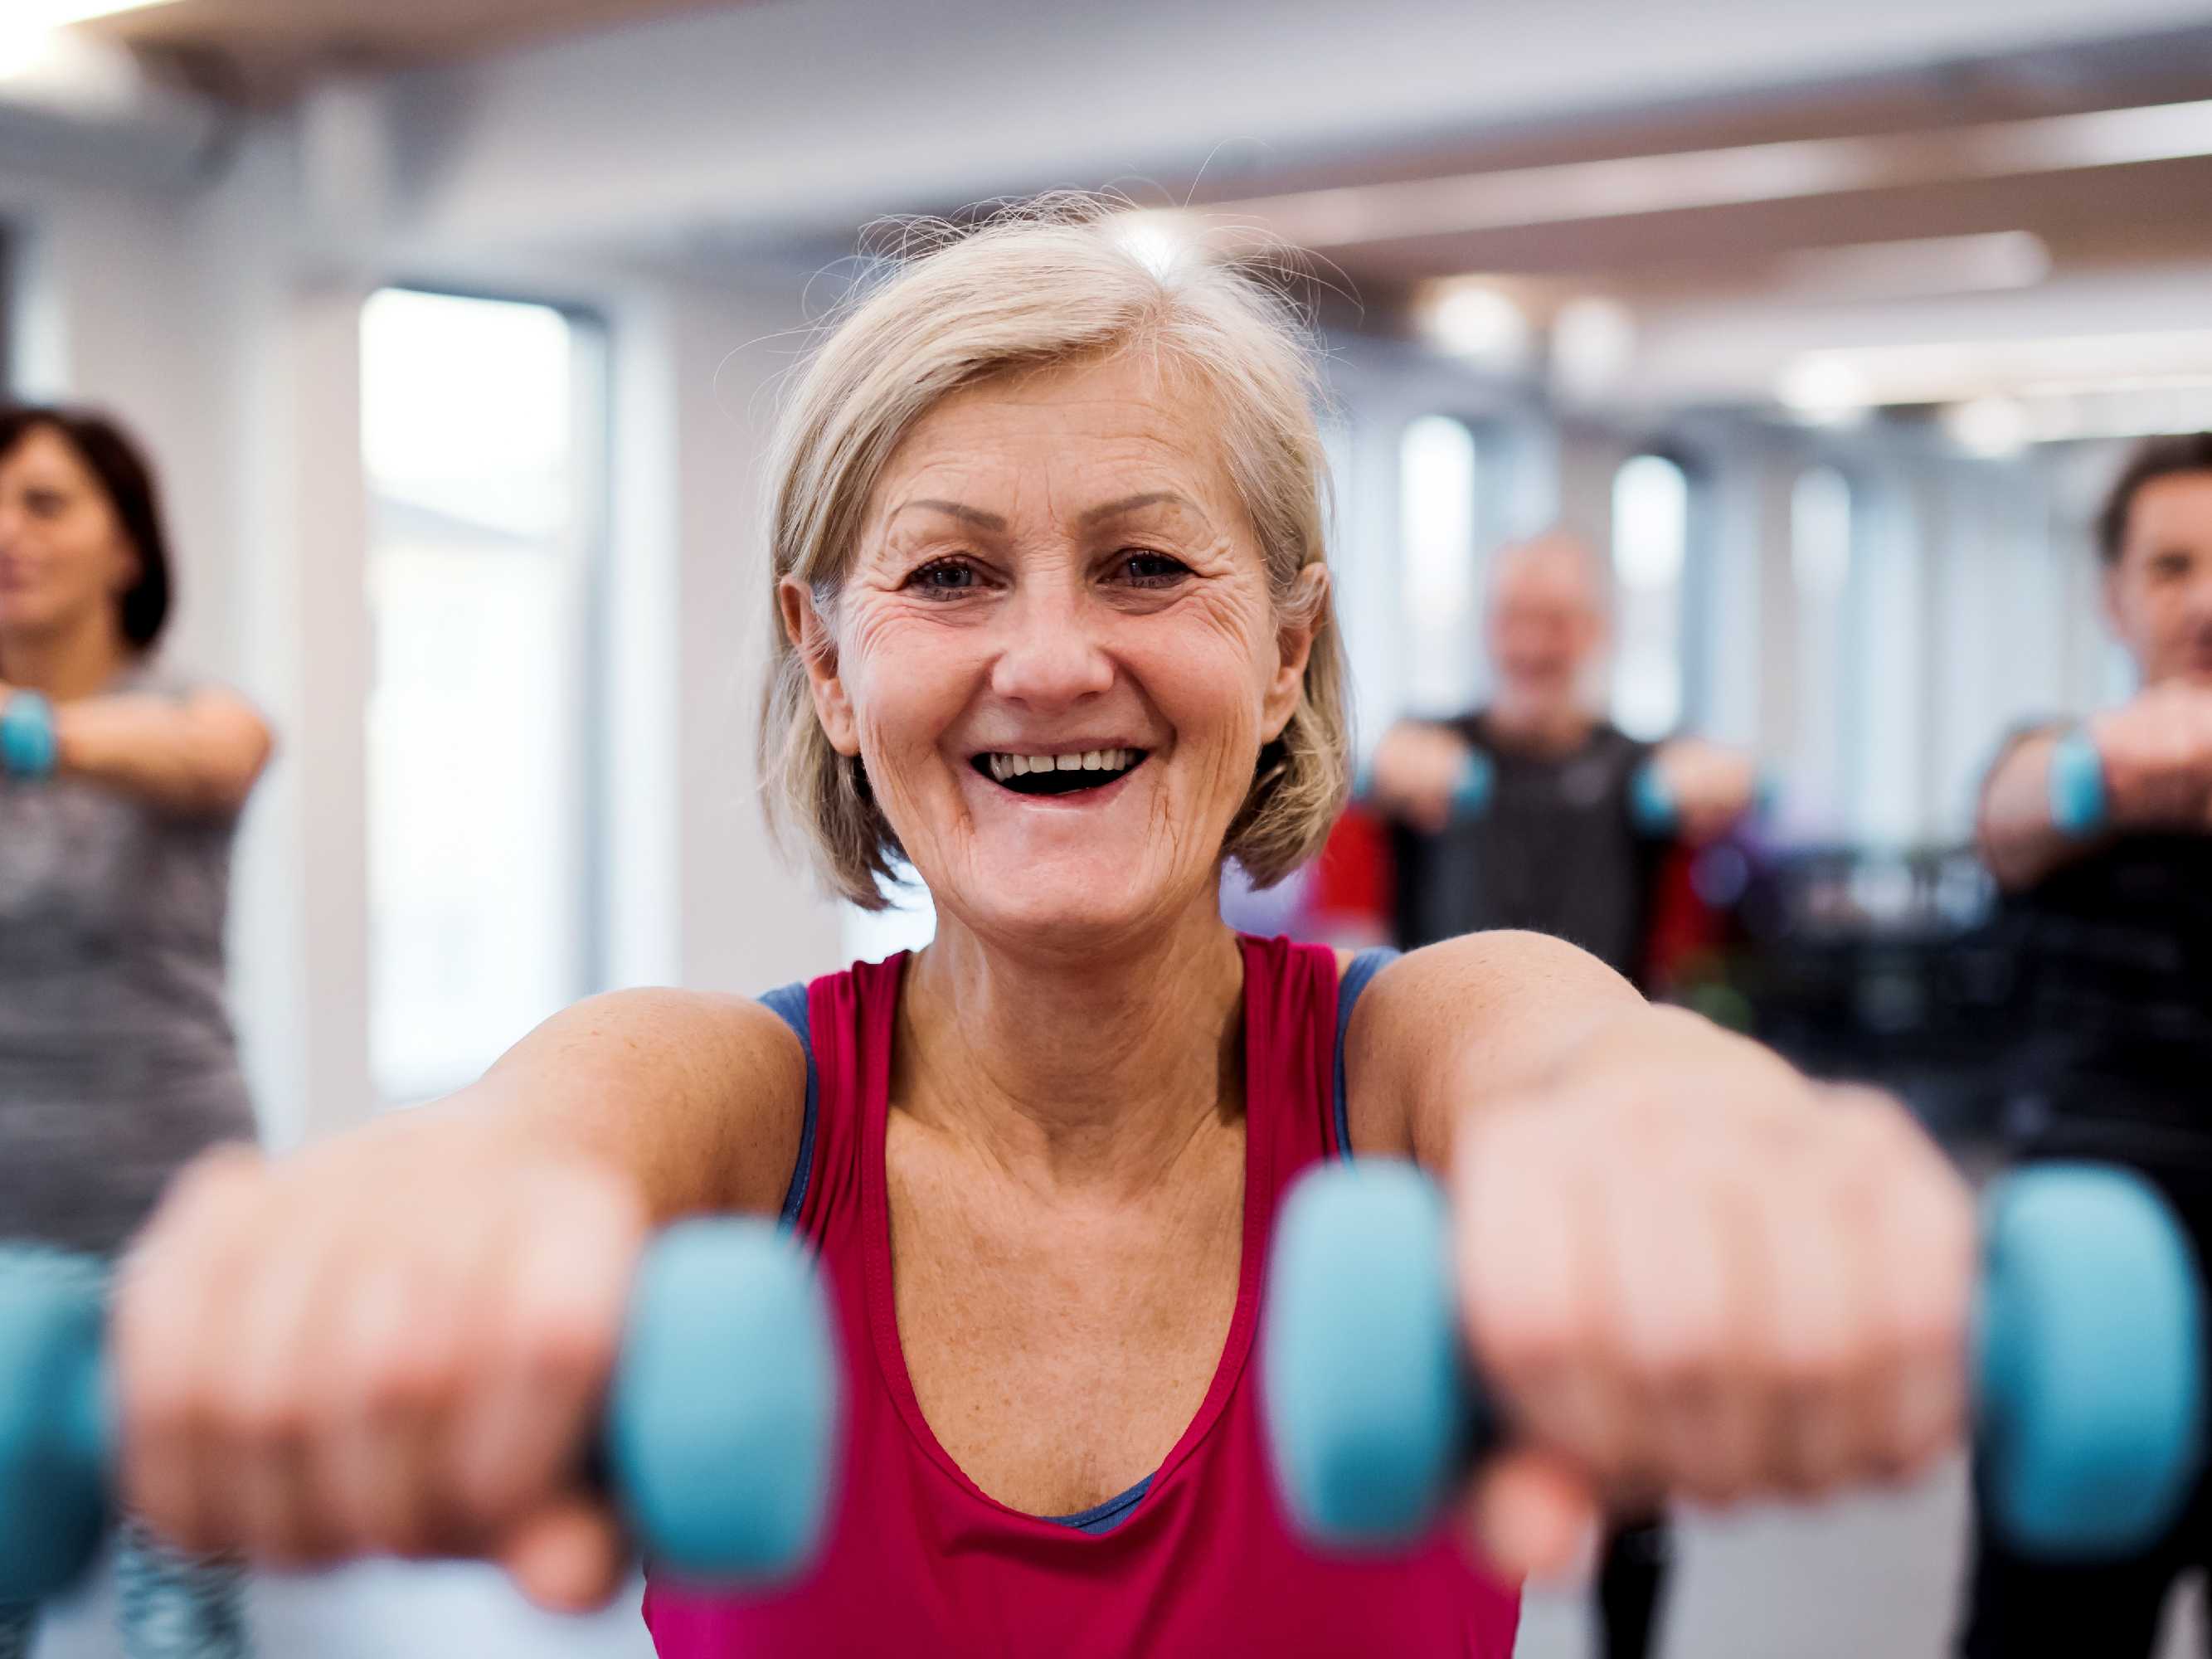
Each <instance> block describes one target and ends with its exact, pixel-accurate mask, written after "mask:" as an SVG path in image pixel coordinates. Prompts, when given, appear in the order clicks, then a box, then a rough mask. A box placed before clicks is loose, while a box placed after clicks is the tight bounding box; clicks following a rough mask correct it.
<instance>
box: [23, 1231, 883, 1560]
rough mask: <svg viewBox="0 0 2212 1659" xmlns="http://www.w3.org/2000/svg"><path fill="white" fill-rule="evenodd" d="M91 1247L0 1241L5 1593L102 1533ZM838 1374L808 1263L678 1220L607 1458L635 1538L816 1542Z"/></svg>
mask: <svg viewBox="0 0 2212 1659" xmlns="http://www.w3.org/2000/svg"><path fill="white" fill-rule="evenodd" d="M105 1295H106V1285H105V1280H104V1277H103V1274H102V1273H101V1271H100V1267H99V1265H98V1264H97V1263H94V1262H91V1261H87V1260H86V1259H84V1258H82V1257H76V1256H67V1255H61V1254H59V1253H58V1252H54V1251H48V1250H37V1249H0V1603H8V1602H22V1601H41V1600H43V1599H45V1598H46V1596H48V1595H52V1594H54V1593H55V1592H56V1591H58V1590H60V1589H65V1588H66V1587H67V1586H68V1585H69V1584H70V1583H71V1582H72V1581H73V1580H74V1579H75V1578H76V1577H77V1575H78V1574H79V1573H80V1572H82V1571H83V1569H84V1567H85V1565H87V1563H88V1561H89V1560H90V1559H91V1558H92V1556H93V1555H94V1553H95V1552H96V1551H97V1550H98V1548H99V1546H100V1534H101V1532H102V1529H103V1528H104V1527H105V1525H106V1519H107V1515H108V1508H109V1491H110V1487H111V1484H112V1451H113V1444H114V1425H113V1419H112V1408H111V1402H110V1400H109V1398H108V1386H107V1379H106V1360H105V1355H104V1352H103V1349H104V1346H105V1339H106V1314H105V1308H104V1298H105ZM842 1381H843V1373H842V1369H841V1367H840V1364H839V1362H838V1358H837V1346H836V1338H835V1334H834V1328H833V1326H832V1324H831V1322H830V1314H829V1306H828V1304H827V1301H826V1299H825V1297H824V1296H823V1290H822V1287H821V1285H820V1284H819V1283H818V1281H817V1278H816V1274H815V1271H814V1268H813V1266H812V1264H811V1262H810V1261H808V1259H807V1258H806V1256H805V1255H804V1254H803V1253H802V1252H801V1250H800V1249H799V1247H798V1246H797V1245H795V1244H794V1243H792V1241H791V1240H790V1239H789V1238H787V1237H785V1236H783V1235H782V1234H781V1233H779V1232H778V1231H776V1230H775V1228H774V1227H772V1226H770V1225H769V1224H768V1223H766V1222H763V1221H757V1220H752V1219H739V1218H716V1219H711V1220H697V1221H686V1222H683V1223H680V1224H678V1225H676V1226H674V1227H671V1228H669V1229H668V1230H667V1231H665V1232H663V1233H661V1234H660V1235H659V1237H657V1238H656V1239H654V1241H653V1244H652V1246H651V1247H650V1248H649V1249H647V1252H646V1255H645V1257H644V1259H643V1261H641V1264H640V1266H639V1268H638V1274H637V1278H636V1280H635V1283H634V1285H632V1287H631V1291H630V1303H629V1312H628V1315H627V1316H626V1318H625V1322H624V1326H623V1346H622V1354H621V1358H620V1359H619V1361H618V1362H617V1366H616V1370H615V1376H614V1383H613V1387H612V1389H611V1390H610V1393H609V1395H608V1400H607V1407H606V1413H605V1419H604V1420H603V1422H602V1423H601V1425H600V1426H599V1447H598V1451H599V1461H600V1462H601V1464H602V1465H603V1467H604V1468H605V1469H606V1471H607V1478H608V1480H609V1484H610V1486H611V1489H612V1491H613V1493H614V1496H615V1499H616V1502H617V1505H618V1506H619V1507H620V1509H621V1510H622V1513H623V1517H624V1519H625V1520H626V1522H628V1523H629V1528H630V1532H631V1536H632V1537H633V1538H634V1539H635V1540H636V1541H637V1542H638V1544H639V1545H640V1547H642V1549H643V1550H644V1552H645V1553H646V1554H647V1557H648V1558H650V1559H653V1561H654V1562H656V1563H657V1564H659V1565H664V1566H665V1567H666V1568H668V1569H669V1570H671V1571H673V1572H675V1573H676V1574H678V1576H680V1577H688V1578H693V1579H697V1580H700V1581H702V1582H709V1583H763V1582H769V1581H773V1580H776V1579H779V1578H782V1577H787V1576H789V1575H790V1574H792V1573H794V1572H796V1571H799V1569H800V1568H802V1567H803V1566H805V1564H806V1563H807V1562H808V1561H809V1560H810V1559H811V1558H812V1555H813V1553H814V1551H815V1549H816V1547H817V1545H818V1543H819V1541H820V1540H821V1537H822V1533H823V1523H824V1522H825V1519H826V1517H827V1512H828V1508H829V1490H830V1481H831V1476H832V1474H833V1473H834V1468H835V1464H836V1454H837V1441H838V1437H839V1430H840V1426H841V1401H842Z"/></svg>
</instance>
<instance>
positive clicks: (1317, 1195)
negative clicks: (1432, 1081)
mask: <svg viewBox="0 0 2212 1659" xmlns="http://www.w3.org/2000/svg"><path fill="white" fill-rule="evenodd" d="M1983 1223H1984V1225H1983V1272H1982V1280H1981V1285H1980V1292H1979V1296H1978V1304H1977V1309H1976V1317H1975V1340H1974V1343H1973V1355H1972V1384H1973V1395H1974V1401H1975V1409H1976V1476H1977V1480H1978V1483H1979V1486H1980V1491H1981V1499H1982V1504H1983V1507H1984V1512H1985V1514H1986V1515H1987V1516H1989V1518H1990V1520H1991V1522H1993V1523H1994V1524H1995V1525H1996V1527H1997V1528H1999V1530H2000V1531H2001V1532H2002V1534H2004V1535H2005V1536H2006V1537H2007V1538H2008V1541H2010V1542H2011V1543H2012V1544H2013V1545H2014V1546H2015V1548H2017V1549H2019V1550H2021V1552H2023V1553H2028V1554H2032V1555H2037V1556H2041V1557H2044V1558H2046V1559H2069V1560H2095V1559H2113V1558H2117V1557H2120V1556H2124V1555H2128V1554H2132V1553H2136V1551H2138V1550H2140V1549H2141V1548H2142V1547H2145V1546H2146V1545H2148V1543H2149V1542H2150V1541H2154V1539H2156V1538H2157V1537H2158V1536H2159V1535H2160V1534H2161V1533H2162V1532H2163V1531H2164V1530H2165V1528H2166V1527H2167V1526H2168V1525H2169V1524H2170V1523H2171V1522H2172V1519H2173V1517H2174V1516H2176V1515H2177V1514H2178V1513H2179V1510H2180V1508H2181V1506H2182V1504H2184V1503H2185V1502H2186V1500H2187V1498H2188V1496H2189V1493H2190V1492H2191V1490H2192V1488H2193V1487H2194V1485H2195V1482H2196V1475H2197V1468H2198V1465H2199V1462H2200V1460H2201V1457H2202V1444H2203V1411H2204V1406H2203V1376H2202V1370H2203V1308H2202V1291H2201V1287H2200V1285H2199V1284H2198V1282H2197V1270H2196V1267H2195V1265H2194V1264H2195V1258H2194V1254H2193V1251H2192V1249H2191V1245H2190V1243H2189V1241H2188V1238H2187V1237H2186V1235H2185V1233H2184V1232H2183V1231H2182V1230H2181V1228H2180V1225H2179V1223H2178V1222H2177V1221H2176V1220H2175V1219H2174V1217H2173V1215H2172V1212H2171V1210H2170V1209H2168V1207H2167V1206H2166V1203H2165V1201H2164V1200H2162V1199H2161V1198H2160V1196H2159V1195H2158V1194H2157V1192H2156V1191H2155V1190H2154V1188H2151V1187H2150V1186H2149V1185H2148V1183H2147V1182H2143V1181H2142V1180H2141V1179H2140V1178H2139V1177H2137V1176H2133V1175H2130V1174H2129V1173H2127V1172H2126V1171H2124V1170H2118V1169H2113V1168H2110V1167H2106V1166H2101V1165H2093V1164H2049V1165H2043V1166H2039V1167H2035V1168H2032V1169H2029V1170H2023V1171H2021V1172H2020V1173H2018V1174H2016V1175H2014V1176H2008V1177H2007V1178H2006V1179H2004V1180H2002V1181H2001V1182H1997V1183H1996V1184H1995V1185H1994V1186H1993V1187H1992V1188H1991V1189H1990V1193H1989V1194H1988V1195H1987V1197H1986V1199H1985V1200H1984V1209H1983ZM1448 1232H1449V1218H1448V1216H1447V1214H1446V1212H1445V1209H1444V1205H1443V1199H1442V1197H1441V1196H1440V1194H1438V1193H1437V1188H1436V1187H1435V1184H1434V1183H1433V1182H1431V1181H1430V1180H1429V1178H1428V1177H1427V1176H1425V1175H1424V1174H1422V1173H1421V1172H1420V1171H1419V1170H1417V1169H1415V1168H1414V1167H1413V1165H1411V1164H1401V1163H1395V1162H1390V1161H1384V1160H1372V1161H1366V1162H1362V1163H1358V1164H1340V1165H1334V1166H1330V1167H1328V1168H1325V1169H1323V1170H1316V1171H1315V1172H1314V1173H1312V1174H1310V1175H1309V1176H1307V1177H1306V1178H1305V1179H1304V1181H1303V1182H1300V1184H1299V1185H1298V1186H1297V1188H1296V1189H1295V1190H1294V1191H1293V1192H1292V1193H1291V1194H1290V1196H1289V1198H1288V1200H1286V1202H1285V1206H1284V1211H1283V1213H1282V1216H1281V1218H1280V1219H1279V1223H1278V1225H1277V1232H1276V1241H1275V1255H1274V1260H1273V1263H1272V1264H1271V1266H1270V1270H1269V1285H1268V1312H1267V1338H1266V1346H1265V1349H1264V1352H1263V1364H1264V1367H1265V1384H1266V1395H1267V1413H1268V1432H1269V1438H1270V1441H1271V1443H1272V1445H1273V1452H1274V1461H1275V1468H1276V1473H1277V1477H1278V1482H1279V1486H1280V1487H1281V1489H1282V1492H1283V1495H1284V1498H1285V1502H1286V1504H1287V1505H1288V1507H1289V1509H1290V1511H1291V1517H1292V1519H1293V1521H1294V1522H1296V1523H1297V1526H1298V1527H1299V1528H1300V1529H1301V1530H1302V1531H1303V1532H1304V1533H1305V1534H1306V1535H1307V1536H1309V1537H1310V1538H1311V1539H1313V1540H1315V1541H1316V1542H1318V1543H1321V1544H1322V1545H1324V1546H1328V1547H1334V1548H1339V1549H1345V1550H1351V1551H1376V1550H1380V1551H1389V1550H1391V1549H1394V1548H1397V1547H1402V1546H1405V1545H1407V1544H1409V1543H1411V1542H1412V1541H1413V1540H1415V1539H1416V1538H1418V1537H1419V1535H1420V1534H1422V1533H1423V1532H1424V1531H1425V1529H1426V1528H1427V1527H1428V1525H1429V1523H1430V1522H1431V1520H1432V1519H1433V1518H1434V1516H1435V1515H1436V1513H1437V1509H1438V1508H1439V1506H1440V1505H1441V1504H1443V1501H1444V1498H1445V1497H1446V1495H1447V1493H1448V1492H1449V1491H1450V1490H1451V1488H1452V1487H1453V1486H1455V1484H1456V1483H1457V1481H1458V1479H1459V1477H1460V1476H1461V1475H1462V1474H1463V1473H1464V1472H1465V1470H1466V1468H1467V1467H1468V1464H1469V1463H1471V1462H1473V1461H1474V1460H1475V1459H1477V1458H1479V1457H1480V1455H1482V1454H1483V1453H1484V1452H1485V1451H1486V1450H1487V1449H1489V1447H1490V1446H1491V1445H1492V1443H1494V1442H1495V1440H1496V1438H1497V1436H1498V1424H1497V1421H1496V1419H1495V1418H1494V1416H1493V1415H1492V1413H1491V1412H1490V1410H1489V1408H1488V1407H1487V1406H1486V1403H1485V1401H1484V1396H1483V1393H1482V1389H1481V1388H1480V1380H1479V1379H1478V1378H1477V1377H1476V1376H1474V1373H1473V1372H1472V1370H1470V1369H1469V1368H1468V1365H1467V1364H1466V1363H1465V1348H1464V1345H1463V1344H1462V1340H1461V1338H1460V1334H1459V1325H1458V1315H1457V1306H1458V1303H1457V1297H1456V1293H1455V1289H1454V1285H1453V1279H1452V1269H1451V1261H1450V1251H1449V1240H1448Z"/></svg>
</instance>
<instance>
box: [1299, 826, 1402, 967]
mask: <svg viewBox="0 0 2212 1659" xmlns="http://www.w3.org/2000/svg"><path fill="white" fill-rule="evenodd" d="M1395 885H1396V876H1395V872H1394V871H1393V869H1392V866H1391V862H1390V832H1389V829H1387V828H1386V827H1385V826H1384V824H1383V820H1382V819H1380V818H1378V817H1375V816H1374V815H1373V814H1371V813H1370V812H1368V811H1365V810H1364V808H1362V807H1361V806H1360V805H1359V804H1358V802H1357V801H1354V802H1353V803H1352V805H1349V806H1346V808H1345V809H1344V811H1343V812H1342V813H1340V815H1339V816H1338V817H1337V820H1336V822H1335V823H1334V824H1333V825H1331V826H1330V828H1329V832H1328V842H1327V843H1326V844H1325V845H1324V846H1323V847H1322V851H1321V857H1320V858H1318V859H1316V860H1315V861H1314V866H1313V875H1312V878H1311V881H1310V884H1309V885H1308V886H1307V888H1306V896H1305V911H1306V915H1307V917H1308V918H1309V919H1310V921H1311V922H1312V923H1313V924H1314V925H1315V926H1316V927H1322V928H1327V929H1330V930H1332V931H1341V930H1345V929H1349V928H1357V929H1358V930H1360V931H1363V932H1364V931H1370V930H1371V931H1372V932H1373V933H1374V936H1375V937H1376V939H1389V938H1390V936H1391V934H1392V933H1393V932H1394V931H1395V928H1394V927H1393V921H1394V912H1395V908H1396V905H1397V895H1396V892H1395Z"/></svg>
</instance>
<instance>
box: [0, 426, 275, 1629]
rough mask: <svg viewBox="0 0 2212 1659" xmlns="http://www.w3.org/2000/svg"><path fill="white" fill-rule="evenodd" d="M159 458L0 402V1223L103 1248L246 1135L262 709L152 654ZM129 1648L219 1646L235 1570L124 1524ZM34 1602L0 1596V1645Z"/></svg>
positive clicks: (158, 600) (108, 429) (159, 621)
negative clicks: (251, 888)
mask: <svg viewBox="0 0 2212 1659" xmlns="http://www.w3.org/2000/svg"><path fill="white" fill-rule="evenodd" d="M169 593H170V577H169V559H168V544H167V536H166V535H165V534H164V532H163V528H162V522H161V506H160V501H159V498H158V495H157V492H156V490H155V483H154V474H153V470H152V468H151V467H150V466H149V465H148V464H147V462H146V459H145V457H144V456H143V454H142V453H140V451H139V449H138V447H137V445H136V444H135V443H133V442H132V441H131V439H130V438H129V437H128V436H127V435H125V433H124V432H123V430H122V429H121V428H119V427H118V426H117V425H116V424H115V423H114V422H112V421H110V420H108V419H107V418H106V416H101V415H99V414H96V413H94V412H91V411H89V410H68V409H46V408H20V407H19V408H11V409H0V1239H6V1240H21V1239H29V1240H33V1241H35V1242H38V1243H48V1244H56V1245H66V1246H69V1247H70V1248H73V1249H80V1250H89V1251H93V1252H96V1253H99V1254H102V1255H106V1254H110V1253H112V1252H113V1251H115V1250H117V1249H120V1248H121V1247H122V1246H123V1244H124V1243H125V1240H127V1239H128V1237H130V1235H131V1232H132V1231H134V1230H135V1229H136V1228H137V1226H138V1225H139V1224H140V1223H141V1222H142V1221H143V1220H144V1219H145V1218H146V1215H147V1213H148V1212H149V1211H150V1210H151V1209H152V1208H153V1207H154V1205H155V1201H156V1200H158V1199H159V1198H160V1197H161V1189H162V1188H163V1187H164V1186H165V1185H166V1184H167V1182H168V1180H169V1178H170V1176H173V1175H174V1174H175V1173H176V1171H177V1170H178V1169H179V1167H180V1166H181V1165H183V1164H185V1163H187V1162H188V1161H189V1160H191V1158H193V1157H194V1156H196V1155H197V1154H198V1153H199V1152H203V1151H204V1150H205V1149H206V1148H207V1147H208V1146H210V1144H212V1143H214V1142H217V1141H222V1140H228V1139H244V1140H251V1139H252V1138H253V1132H254V1130H253V1108H252V1103H251V1102H250V1101H249V1100H248V1099H247V1098H246V1080H245V1079H244V1078H243V1077H242V1076H241V1075H240V1072H239V1066H238V1056H237V1053H236V1050H235V1048H234V1044H233V1042H232V1040H231V1032H230V1024H229V1021H228V1018H226V1017H225V1015H224V1012H223V954H222V932H223V921H224V910H225V907H226V896H227V893H228V886H229V874H230V842H231V834H232V831H233V829H234V828H235V826H236V824H237V821H238V814H239V811H240V808H241V807H242V806H244V805H245V803H246V795H247V793H249V792H250V791H251V790H252V787H253V781H254V779H255V778H256V776H258V774H259V772H260V770H261V766H262V763H263V761H264V759H265V758H266V757H267V756H268V753H269V733H268V732H267V730H266V729H265V728H264V726H263V725H262V723H261V720H260V717H259V716H258V715H257V714H255V713H254V712H253V710H252V708H250V707H248V706H247V705H246V703H245V702H242V701H240V699H239V698H238V697H237V696H234V695H233V694H232V693H230V692H228V691H225V690H222V689H221V688H220V687H217V686H212V685H207V684H200V683H198V682H196V681H193V680H191V679H190V678H186V677H185V676H184V675H182V674H179V673H178V672H177V671H174V670H173V669H170V668H168V667H166V666H164V665H161V664H159V663H157V662H156V661H155V654H154V653H155V645H156V642H157V641H158V640H159V639H160V637H161V629H162V625H163V623H165V622H166V621H167V617H168V610H169ZM117 1577H118V1580H119V1581H120V1584H121V1589H122V1605H123V1633H124V1640H125V1645H126V1647H127V1648H128V1650H129V1651H130V1653H131V1655H132V1659H167V1656H180V1655H186V1654H189V1655H191V1656H193V1659H222V1656H225V1655H229V1654H235V1653H239V1652H242V1651H244V1650H245V1644H246V1637H245V1626H244V1622H243V1613H242V1607H241V1604H240V1595H239V1583H238V1576H237V1574H236V1572H235V1571H232V1570H230V1569H228V1568H225V1567H222V1566H217V1565H207V1564H203V1563H198V1562H194V1561H191V1560H188V1559H182V1558H179V1556H177V1555H175V1554H174V1553H173V1552H170V1551H167V1550H165V1549H163V1548H161V1547H158V1546H156V1545H155V1544H154V1543H153V1542H152V1541H149V1540H148V1539H147V1538H146V1537H145V1536H144V1535H143V1534H141V1533H139V1532H137V1530H135V1529H134V1530H132V1531H131V1532H129V1533H127V1534H126V1535H125V1544H124V1547H123V1550H122V1553H121V1555H120V1557H119V1559H118V1565H117ZM35 1618H36V1610H35V1609H34V1608H30V1607H5V1606H0V1659H17V1656H19V1655H21V1653H22V1652H23V1651H24V1650H25V1649H26V1648H27V1645H28V1644H29V1642H30V1639H31V1633H32V1629H33V1624H34V1622H35Z"/></svg>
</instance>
